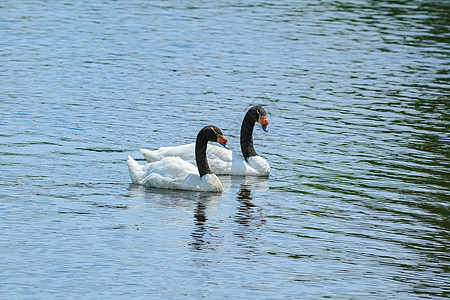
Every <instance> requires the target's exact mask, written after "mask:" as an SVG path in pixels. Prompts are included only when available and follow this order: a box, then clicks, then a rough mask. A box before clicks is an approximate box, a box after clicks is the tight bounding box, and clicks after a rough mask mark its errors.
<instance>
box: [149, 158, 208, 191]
mask: <svg viewBox="0 0 450 300" xmlns="http://www.w3.org/2000/svg"><path fill="white" fill-rule="evenodd" d="M148 165H149V167H148V169H147V176H146V177H145V180H144V184H145V185H147V186H151V187H156V188H164V189H181V190H200V188H201V186H200V176H199V174H198V170H197V167H196V166H194V165H193V164H191V163H189V162H187V161H185V160H182V159H181V158H179V157H165V158H163V159H161V160H160V161H157V162H153V163H150V164H148ZM187 178H189V179H188V180H187Z"/></svg>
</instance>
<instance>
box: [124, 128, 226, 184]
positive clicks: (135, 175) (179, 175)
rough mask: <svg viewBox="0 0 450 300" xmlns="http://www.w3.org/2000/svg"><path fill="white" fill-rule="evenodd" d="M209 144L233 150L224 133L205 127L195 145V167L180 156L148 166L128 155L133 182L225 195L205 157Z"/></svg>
mask: <svg viewBox="0 0 450 300" xmlns="http://www.w3.org/2000/svg"><path fill="white" fill-rule="evenodd" d="M208 141H211V142H217V143H219V144H220V145H221V146H223V147H224V150H226V151H230V150H229V147H228V145H227V142H228V140H227V138H226V137H225V136H224V135H223V133H222V131H221V130H220V129H219V128H218V127H216V126H214V125H209V126H205V127H203V128H202V129H201V130H200V131H199V133H198V135H197V138H196V142H195V161H196V166H195V165H193V164H192V163H190V162H188V161H186V160H183V159H181V158H180V157H177V156H168V157H164V158H162V159H160V160H158V161H155V162H150V163H147V164H145V165H141V164H139V163H138V162H137V161H136V160H134V159H133V158H132V157H131V156H128V160H127V165H128V171H129V173H130V178H131V181H132V182H133V183H135V184H141V185H145V186H149V187H155V188H163V189H176V190H190V191H205V192H222V191H223V186H222V183H221V182H220V180H219V178H218V177H217V176H216V175H215V174H214V173H213V172H212V171H211V168H210V166H209V164H208V159H207V157H206V148H207V146H208ZM230 152H231V151H230Z"/></svg>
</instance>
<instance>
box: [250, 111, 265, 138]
mask: <svg viewBox="0 0 450 300" xmlns="http://www.w3.org/2000/svg"><path fill="white" fill-rule="evenodd" d="M250 110H254V111H255V115H254V116H255V122H258V123H259V124H260V125H261V128H262V130H264V132H268V131H269V130H268V129H267V125H269V121H268V120H267V113H266V110H265V109H264V108H262V107H261V106H253V107H252V108H250Z"/></svg>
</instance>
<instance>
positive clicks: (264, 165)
mask: <svg viewBox="0 0 450 300" xmlns="http://www.w3.org/2000/svg"><path fill="white" fill-rule="evenodd" d="M256 122H258V123H259V124H260V125H261V128H262V130H263V131H264V132H268V130H267V125H268V124H269V121H268V120H267V113H266V111H265V110H264V108H262V107H261V106H253V107H251V108H250V109H249V110H248V111H247V113H246V114H245V116H244V120H243V121H242V125H241V135H240V144H241V152H242V156H241V155H239V154H238V153H236V152H233V151H228V150H226V149H224V148H222V147H219V146H216V145H210V147H208V151H207V157H208V161H209V162H210V163H211V170H212V171H213V172H214V173H215V174H219V175H254V176H269V174H270V165H269V163H268V162H267V161H266V160H265V159H264V158H262V157H261V156H259V155H258V154H257V153H256V150H255V148H254V146H253V129H254V126H255V123H256ZM194 148H195V144H194V143H191V144H186V145H181V146H174V147H161V148H159V149H157V150H149V149H140V150H141V152H142V154H143V155H144V157H145V160H146V161H148V162H155V161H159V160H161V159H163V158H166V157H179V158H181V159H183V160H185V161H188V162H191V163H192V164H195V161H196V160H195V151H194Z"/></svg>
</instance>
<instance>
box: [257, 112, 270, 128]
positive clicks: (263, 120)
mask: <svg viewBox="0 0 450 300" xmlns="http://www.w3.org/2000/svg"><path fill="white" fill-rule="evenodd" d="M258 123H259V124H261V128H262V130H264V131H265V132H267V131H269V130H267V125H269V121H268V120H267V117H266V116H259V119H258Z"/></svg>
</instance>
